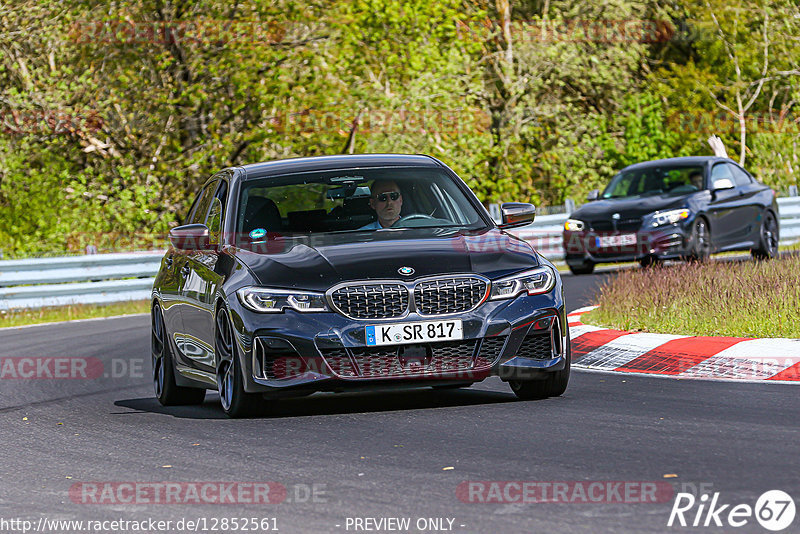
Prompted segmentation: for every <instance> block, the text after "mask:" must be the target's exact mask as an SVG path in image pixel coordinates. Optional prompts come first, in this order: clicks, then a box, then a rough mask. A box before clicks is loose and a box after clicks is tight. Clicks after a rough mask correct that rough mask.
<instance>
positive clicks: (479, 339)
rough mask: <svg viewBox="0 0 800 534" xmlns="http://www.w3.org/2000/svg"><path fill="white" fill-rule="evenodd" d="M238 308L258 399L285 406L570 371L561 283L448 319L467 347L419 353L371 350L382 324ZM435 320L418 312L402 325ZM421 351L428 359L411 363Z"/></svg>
mask: <svg viewBox="0 0 800 534" xmlns="http://www.w3.org/2000/svg"><path fill="white" fill-rule="evenodd" d="M228 305H229V311H230V314H231V319H232V323H233V325H234V327H235V330H236V332H237V336H236V337H237V340H238V343H239V351H238V352H239V355H240V358H241V364H242V369H244V375H245V390H246V391H247V392H249V393H264V394H266V395H268V396H276V397H280V396H292V395H298V394H303V393H310V392H314V391H344V390H351V389H353V390H355V389H363V388H365V387H368V388H378V387H414V386H420V385H438V384H453V383H457V382H458V383H471V382H476V381H480V380H483V379H485V378H487V377H488V376H493V375H494V376H500V377H501V378H502V379H504V380H510V379H538V378H546V377H547V376H548V375H549V373H552V372H554V371H558V370H561V369H563V368H564V367H565V364H566V354H567V350H566V343H567V337H566V333H567V326H566V325H567V321H566V314H565V309H564V303H563V289H562V286H561V281H560V280H558V281H557V283H556V286H555V287H554V288H553V290H552V291H551V292H549V293H547V294H544V295H535V296H527V295H525V296H518V297H516V298H514V299H510V300H500V301H487V302H484V303H483V304H482V305H481V306H479V307H478V308H477V309H475V310H473V311H471V312H468V313H464V314H459V315H455V316H443V317H442V319H447V318H457V319H461V320H462V324H463V334H464V336H463V340H460V341H446V342H434V343H424V344H418V345H399V346H394V345H390V346H382V347H367V345H366V334H365V327H366V326H368V325H373V324H377V323H379V322H380V321H370V320H353V319H349V318H347V317H344V316H342V315H340V314H338V313H334V312H325V313H298V312H295V311H291V310H287V311H285V312H284V313H278V314H259V313H254V312H252V311H250V310H247V309H245V308H244V307H243V306H242V305H241V304H240V303H239V302H238V299H236V298H235V296H234V297H233V298H231V299H229V302H228ZM431 320H433V319H432V318H431V317H424V318H423V317H419V316H416V315H415V314H413V313H412V314H410V315H408V316H407V317H404V318H403V319H401V320H399V321H392V322H403V323H413V322H415V321H431ZM409 347H414V348H413V349H409ZM412 352H413V354H415V355H417V356H419V355H423V356H424V357H421V358H420V357H415V358H409V357H408V354H410V353H412Z"/></svg>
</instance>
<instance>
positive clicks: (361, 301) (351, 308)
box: [331, 283, 408, 319]
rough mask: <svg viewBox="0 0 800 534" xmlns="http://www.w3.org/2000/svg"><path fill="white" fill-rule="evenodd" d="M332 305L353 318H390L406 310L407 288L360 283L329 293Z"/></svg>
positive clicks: (398, 285) (399, 315)
mask: <svg viewBox="0 0 800 534" xmlns="http://www.w3.org/2000/svg"><path fill="white" fill-rule="evenodd" d="M331 299H332V300H333V304H334V306H336V308H337V309H338V310H339V311H340V312H341V313H342V314H344V315H346V316H348V317H352V318H354V319H390V318H392V317H401V316H402V315H403V314H404V313H405V312H406V310H408V289H406V287H405V286H404V285H402V284H392V283H388V284H360V285H350V286H345V287H340V288H339V289H337V290H336V291H334V292H333V293H332V294H331Z"/></svg>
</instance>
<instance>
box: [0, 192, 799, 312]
mask: <svg viewBox="0 0 800 534" xmlns="http://www.w3.org/2000/svg"><path fill="white" fill-rule="evenodd" d="M778 206H779V209H780V225H781V244H784V245H785V244H788V243H792V242H795V241H798V240H800V197H788V198H779V199H778ZM567 217H568V215H566V214H557V215H542V216H539V217H537V218H536V220H535V221H534V222H533V224H531V225H529V226H526V227H524V228H521V229H519V230H514V231H513V233H514V234H515V235H517V236H519V237H521V238H522V239H525V240H526V241H528V242H530V243H531V244H533V245H534V247H535V248H536V249H537V250H538V251H539V252H541V253H542V254H543V255H544V256H545V257H547V258H548V259H550V260H561V259H563V258H564V249H563V244H562V233H561V232H562V230H563V228H564V222H565V221H566V220H567ZM163 255H164V251H160V252H141V253H129V254H97V255H87V256H70V257H63V258H39V259H28V260H5V261H0V310H9V309H22V308H41V307H44V306H63V305H67V304H107V303H111V302H122V301H128V300H146V299H148V298H150V290H151V288H152V287H153V281H154V277H155V274H156V273H157V272H158V269H159V266H160V264H161V258H162V257H163Z"/></svg>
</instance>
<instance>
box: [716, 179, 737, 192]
mask: <svg viewBox="0 0 800 534" xmlns="http://www.w3.org/2000/svg"><path fill="white" fill-rule="evenodd" d="M719 189H733V182H732V181H731V180H730V179H729V178H719V179H717V180H714V187H713V190H714V191H717V190H719Z"/></svg>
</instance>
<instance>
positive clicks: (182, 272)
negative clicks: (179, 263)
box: [181, 265, 192, 278]
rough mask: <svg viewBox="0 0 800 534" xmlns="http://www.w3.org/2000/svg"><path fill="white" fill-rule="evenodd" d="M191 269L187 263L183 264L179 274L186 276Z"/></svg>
mask: <svg viewBox="0 0 800 534" xmlns="http://www.w3.org/2000/svg"><path fill="white" fill-rule="evenodd" d="M191 270H192V269H191V267H189V266H188V265H185V266H183V267H181V275H183V277H184V278H186V277H187V276H189V271H191Z"/></svg>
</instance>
